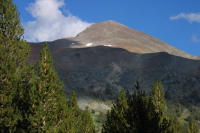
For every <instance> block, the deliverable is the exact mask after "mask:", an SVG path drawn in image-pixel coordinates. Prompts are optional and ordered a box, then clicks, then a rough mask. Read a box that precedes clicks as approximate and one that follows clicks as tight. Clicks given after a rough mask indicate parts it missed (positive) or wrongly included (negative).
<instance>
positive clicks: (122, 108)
mask: <svg viewBox="0 0 200 133" xmlns="http://www.w3.org/2000/svg"><path fill="white" fill-rule="evenodd" d="M127 108H128V104H127V98H126V95H125V91H124V89H122V90H121V92H120V96H119V97H118V99H117V102H116V104H114V105H113V107H112V109H111V111H110V112H108V113H107V120H106V122H105V124H104V125H103V132H104V133H111V132H113V133H125V132H126V128H127V127H129V125H128V124H127V122H126V119H125V117H124V115H125V113H126V110H127Z"/></svg>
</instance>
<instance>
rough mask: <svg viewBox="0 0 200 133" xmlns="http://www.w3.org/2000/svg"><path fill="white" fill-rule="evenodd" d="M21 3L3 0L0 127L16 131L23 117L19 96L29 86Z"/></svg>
mask: <svg viewBox="0 0 200 133" xmlns="http://www.w3.org/2000/svg"><path fill="white" fill-rule="evenodd" d="M23 33H24V30H23V28H22V26H21V22H20V19H19V13H18V11H17V7H16V6H15V5H14V4H13V1H12V0H3V1H1V2H0V92H1V93H0V97H1V102H0V118H1V119H0V129H1V131H2V132H13V131H14V130H15V129H16V125H17V123H18V120H19V119H21V118H20V117H21V115H20V107H19V106H18V103H19V101H20V100H19V99H20V98H22V96H23V90H24V87H26V86H27V82H26V81H27V79H26V75H27V73H28V72H27V71H26V70H27V68H26V59H27V57H28V55H29V54H28V53H29V51H30V46H29V45H28V44H27V43H26V42H25V41H24V40H23Z"/></svg>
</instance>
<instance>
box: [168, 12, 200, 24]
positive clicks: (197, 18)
mask: <svg viewBox="0 0 200 133" xmlns="http://www.w3.org/2000/svg"><path fill="white" fill-rule="evenodd" d="M177 19H186V20H188V21H189V22H190V23H192V22H197V23H200V13H189V14H187V13H180V14H178V15H176V16H172V17H170V20H177Z"/></svg>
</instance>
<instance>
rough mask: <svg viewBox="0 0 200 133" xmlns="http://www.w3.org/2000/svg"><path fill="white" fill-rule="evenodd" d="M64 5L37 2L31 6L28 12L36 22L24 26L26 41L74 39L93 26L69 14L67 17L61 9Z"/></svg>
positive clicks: (60, 0)
mask: <svg viewBox="0 0 200 133" xmlns="http://www.w3.org/2000/svg"><path fill="white" fill-rule="evenodd" d="M64 5H65V3H64V0H36V1H35V3H32V4H30V6H29V7H28V8H27V10H28V11H29V12H30V13H31V15H32V16H33V17H34V18H35V20H34V21H29V22H27V23H26V24H25V25H24V27H25V34H24V36H25V39H26V40H27V41H29V42H40V41H52V40H56V39H59V38H65V37H74V36H76V35H77V34H78V33H80V32H81V31H83V30H84V29H85V28H87V27H88V26H89V25H91V23H87V22H84V21H82V20H81V19H80V18H78V17H76V16H73V15H72V14H71V13H69V12H68V15H67V16H65V15H64V14H63V11H62V10H61V9H60V8H61V7H62V6H64Z"/></svg>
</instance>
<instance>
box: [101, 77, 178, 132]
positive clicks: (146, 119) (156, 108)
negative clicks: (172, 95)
mask: <svg viewBox="0 0 200 133" xmlns="http://www.w3.org/2000/svg"><path fill="white" fill-rule="evenodd" d="M135 87H136V91H135V92H134V93H133V94H128V98H126V96H125V94H124V91H123V90H122V92H121V93H120V96H119V98H118V100H117V102H116V104H115V105H113V108H112V109H111V111H110V112H108V114H107V121H106V122H105V124H104V126H103V132H105V133H108V132H109V133H112V132H113V133H116V132H120V133H166V132H167V133H179V132H181V130H180V124H179V122H178V121H177V120H176V119H170V118H168V117H167V116H166V115H165V110H166V101H165V99H164V92H163V85H162V83H161V82H160V81H156V83H155V84H154V85H153V86H152V93H151V95H150V96H148V95H146V93H145V92H144V91H142V90H141V89H140V86H139V83H138V82H137V84H136V85H135Z"/></svg>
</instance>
